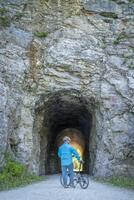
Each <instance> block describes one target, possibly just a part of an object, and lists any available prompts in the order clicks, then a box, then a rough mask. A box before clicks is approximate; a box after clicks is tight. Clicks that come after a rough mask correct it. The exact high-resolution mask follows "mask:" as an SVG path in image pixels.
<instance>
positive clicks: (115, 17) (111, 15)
mask: <svg viewBox="0 0 134 200" xmlns="http://www.w3.org/2000/svg"><path fill="white" fill-rule="evenodd" d="M100 15H101V16H103V17H109V18H113V19H117V18H118V15H117V14H116V13H113V12H100Z"/></svg>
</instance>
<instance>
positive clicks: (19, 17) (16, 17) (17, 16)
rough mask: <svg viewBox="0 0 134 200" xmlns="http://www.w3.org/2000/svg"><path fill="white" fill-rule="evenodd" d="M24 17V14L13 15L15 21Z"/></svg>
mask: <svg viewBox="0 0 134 200" xmlns="http://www.w3.org/2000/svg"><path fill="white" fill-rule="evenodd" d="M23 16H24V13H20V12H16V14H15V15H14V18H15V19H18V20H19V19H21V18H22V17H23Z"/></svg>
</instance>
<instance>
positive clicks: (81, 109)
mask: <svg viewBox="0 0 134 200" xmlns="http://www.w3.org/2000/svg"><path fill="white" fill-rule="evenodd" d="M46 108H47V109H46V112H45V116H44V124H47V127H48V130H49V134H48V136H47V149H46V161H45V174H55V173H59V172H60V171H61V170H60V159H59V158H58V155H57V151H58V147H59V145H60V144H62V138H63V136H65V135H68V136H69V137H71V141H72V143H71V144H72V145H73V146H74V147H76V146H77V147H78V145H79V147H80V148H81V149H83V150H82V151H83V153H82V154H83V155H82V159H83V160H84V161H85V163H84V166H83V170H84V171H85V172H86V173H89V156H90V153H89V136H90V130H91V126H92V116H91V114H90V113H89V112H88V110H87V108H86V105H85V103H84V102H83V101H81V99H80V98H78V97H77V98H76V97H68V96H60V95H57V96H56V95H55V96H54V97H53V98H51V99H49V101H48V104H47V105H46ZM82 144H84V145H83V146H82ZM80 148H79V149H80ZM41 153H43V152H42V150H41Z"/></svg>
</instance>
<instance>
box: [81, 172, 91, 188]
mask: <svg viewBox="0 0 134 200" xmlns="http://www.w3.org/2000/svg"><path fill="white" fill-rule="evenodd" d="M88 185H89V177H88V176H86V175H81V178H80V186H81V188H83V189H86V188H87V187H88Z"/></svg>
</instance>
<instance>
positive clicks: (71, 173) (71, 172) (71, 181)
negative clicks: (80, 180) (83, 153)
mask: <svg viewBox="0 0 134 200" xmlns="http://www.w3.org/2000/svg"><path fill="white" fill-rule="evenodd" d="M68 169H69V173H70V185H71V186H73V180H74V167H73V163H72V164H71V165H69V166H68Z"/></svg>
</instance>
